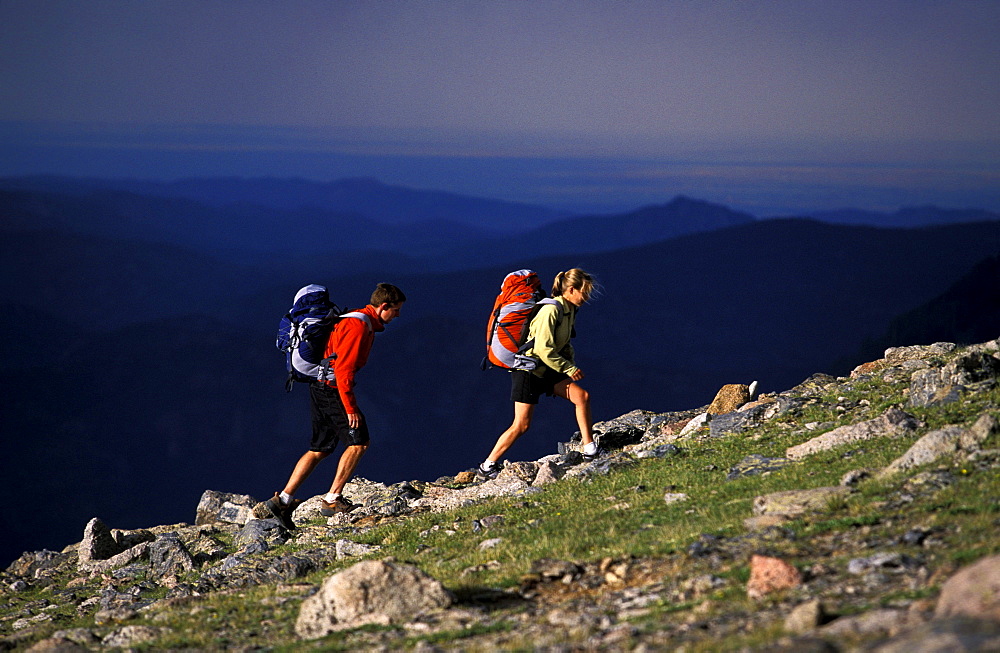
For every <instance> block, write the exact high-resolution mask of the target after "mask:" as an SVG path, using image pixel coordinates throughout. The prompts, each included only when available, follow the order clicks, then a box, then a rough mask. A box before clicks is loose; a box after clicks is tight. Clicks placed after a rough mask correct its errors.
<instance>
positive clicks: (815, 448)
mask: <svg viewBox="0 0 1000 653" xmlns="http://www.w3.org/2000/svg"><path fill="white" fill-rule="evenodd" d="M921 426H923V422H921V421H920V420H918V419H917V418H916V417H914V416H913V415H910V414H908V413H905V412H903V411H901V410H900V409H898V408H895V407H893V408H890V409H889V410H887V411H886V412H885V413H883V414H882V415H880V416H879V417H876V418H875V419H870V420H867V421H864V422H859V423H857V424H850V425H847V426H841V427H839V428H835V429H833V430H832V431H828V432H826V433H824V434H823V435H820V436H817V437H815V438H813V439H811V440H808V441H806V442H803V443H802V444H799V445H795V446H794V447H789V448H788V449H787V450H786V451H785V455H786V456H787V457H788V458H791V459H792V460H800V459H802V458H805V457H806V456H811V455H812V454H814V453H818V452H820V451H826V450H828V449H833V448H834V447H838V446H840V445H843V444H849V443H851V442H859V441H862V440H872V439H874V438H883V437H900V436H902V435H905V434H907V433H911V432H913V430H915V429H917V428H920V427H921Z"/></svg>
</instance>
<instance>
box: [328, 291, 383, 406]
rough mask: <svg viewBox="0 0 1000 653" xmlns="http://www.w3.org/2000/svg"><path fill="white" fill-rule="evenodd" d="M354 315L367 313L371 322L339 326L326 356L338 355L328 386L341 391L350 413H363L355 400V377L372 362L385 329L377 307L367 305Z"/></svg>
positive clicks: (353, 321)
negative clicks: (377, 339)
mask: <svg viewBox="0 0 1000 653" xmlns="http://www.w3.org/2000/svg"><path fill="white" fill-rule="evenodd" d="M353 312H357V313H363V314H364V315H365V316H366V317H367V319H366V320H359V319H356V318H353V317H345V318H342V319H341V320H340V321H339V322H337V324H336V325H334V327H333V331H331V332H330V339H329V340H327V343H326V351H325V352H324V354H323V355H324V356H332V355H333V354H336V355H337V357H336V358H335V359H334V360H333V381H327V385H331V386H335V387H336V388H337V390H338V391H339V392H340V399H341V401H343V402H344V408H345V409H346V410H347V412H348V413H360V412H361V411H360V410H358V402H357V400H356V399H355V397H354V383H355V381H354V375H355V374H357V373H358V370H360V369H361V368H362V367H364V366H365V363H367V362H368V353H369V352H371V350H372V343H373V342H375V333H376V332H378V331H385V325H384V324H383V323H382V320H381V319H380V318H379V316H378V312H377V310H376V308H375V307H374V306H371V305H367V306H365V307H364V308H359V309H358V310H357V311H353Z"/></svg>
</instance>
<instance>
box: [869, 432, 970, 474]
mask: <svg viewBox="0 0 1000 653" xmlns="http://www.w3.org/2000/svg"><path fill="white" fill-rule="evenodd" d="M966 433H967V431H966V429H963V428H962V427H960V426H945V427H944V428H941V429H938V430H936V431H931V432H930V433H928V434H927V435H925V436H924V437H922V438H920V439H919V440H917V441H916V442H915V443H914V444H913V446H912V447H910V448H909V449H908V450H907V452H906V453H904V454H903V455H902V456H900V457H899V458H897V459H896V460H894V461H892V462H891V463H889V466H888V467H886V468H885V469H883V470H882V471H881V472H879V474H878V478H888V477H890V476H893V475H895V474H899V473H900V472H905V471H907V470H910V469H913V468H914V467H919V466H921V465H926V464H927V463H932V462H934V461H935V460H937V459H938V458H940V457H941V456H946V455H948V454H954V453H956V452H957V451H958V449H959V443H960V442H961V440H962V437H963V436H964V435H965V434H966Z"/></svg>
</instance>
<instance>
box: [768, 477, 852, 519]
mask: <svg viewBox="0 0 1000 653" xmlns="http://www.w3.org/2000/svg"><path fill="white" fill-rule="evenodd" d="M850 493H851V488H849V487H844V486H843V485H837V486H832V487H817V488H813V489H811V490H788V491H785V492H772V493H771V494H765V495H763V496H759V497H757V498H755V499H754V500H753V514H754V515H758V516H759V515H790V516H793V517H794V516H797V515H803V514H805V513H809V512H820V511H824V510H826V509H827V506H828V505H829V504H830V502H831V501H833V500H835V499H838V498H840V497H846V496H847V495H848V494H850Z"/></svg>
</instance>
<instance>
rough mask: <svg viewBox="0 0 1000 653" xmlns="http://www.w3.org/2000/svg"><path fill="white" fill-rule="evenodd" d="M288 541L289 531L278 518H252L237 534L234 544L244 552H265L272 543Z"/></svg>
mask: <svg viewBox="0 0 1000 653" xmlns="http://www.w3.org/2000/svg"><path fill="white" fill-rule="evenodd" d="M287 541H288V531H287V530H286V529H285V527H284V526H283V525H282V523H281V522H280V521H278V520H277V519H252V520H250V521H248V522H247V524H246V526H244V527H243V530H241V531H240V532H239V533H237V534H236V539H235V540H234V544H235V545H236V546H237V547H238V549H239V550H240V552H242V553H248V554H249V553H263V552H264V551H267V550H268V549H270V548H271V545H278V544H284V543H285V542H287Z"/></svg>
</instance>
